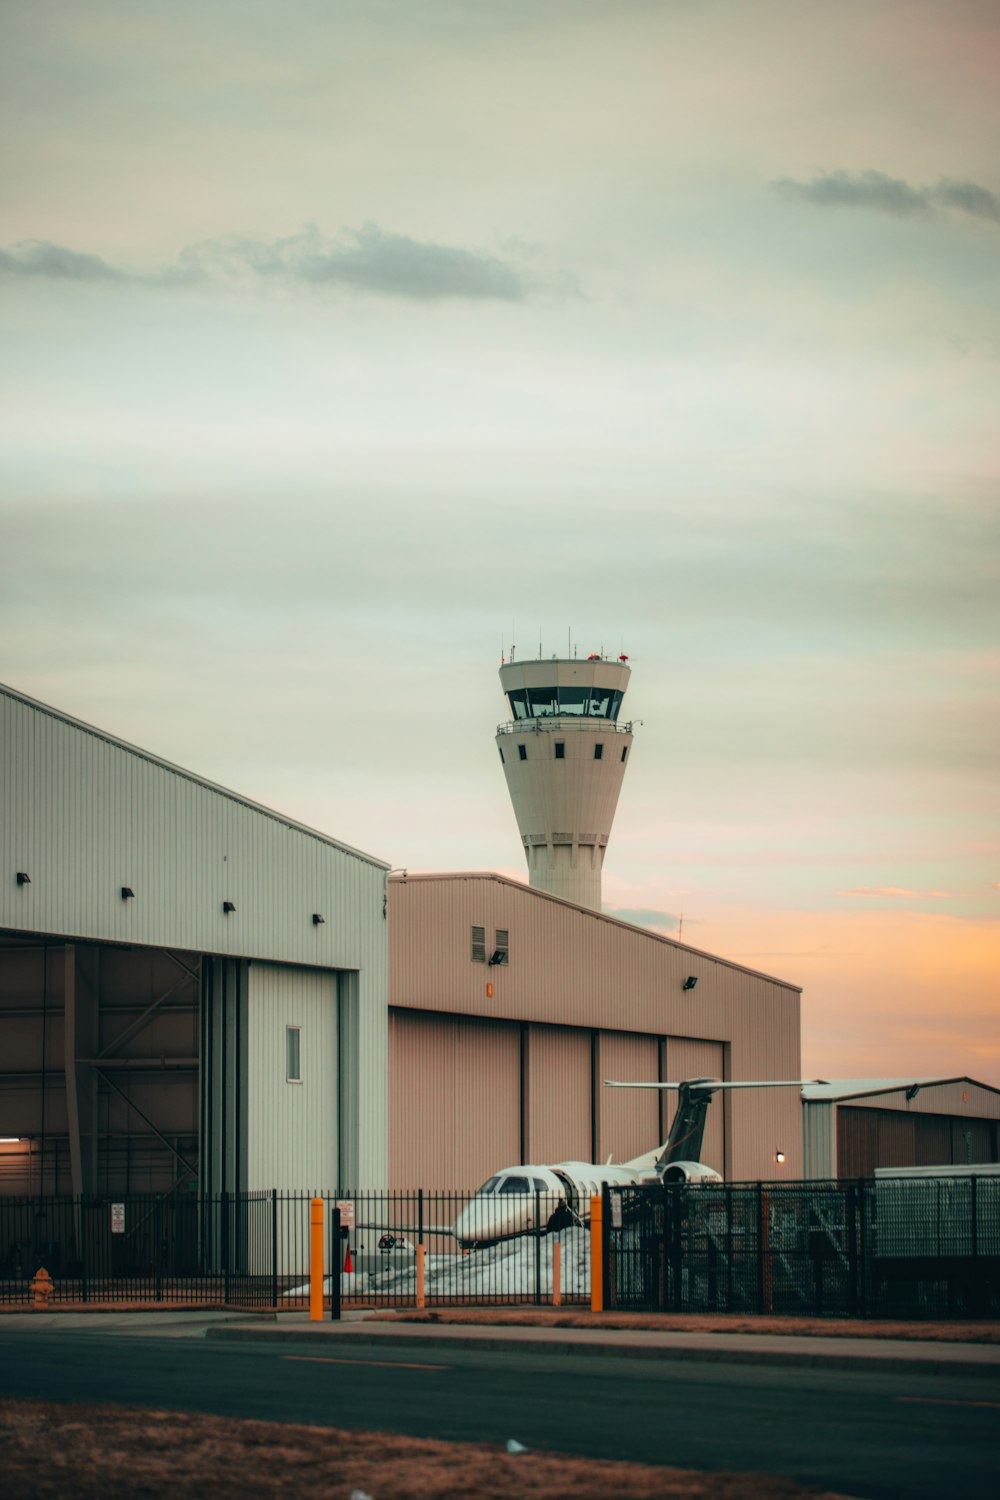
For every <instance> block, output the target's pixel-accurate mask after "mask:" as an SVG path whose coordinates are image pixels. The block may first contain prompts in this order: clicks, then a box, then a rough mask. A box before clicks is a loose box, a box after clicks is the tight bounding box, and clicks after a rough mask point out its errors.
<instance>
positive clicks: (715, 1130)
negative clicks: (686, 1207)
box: [667, 1036, 772, 1177]
mask: <svg viewBox="0 0 1000 1500" xmlns="http://www.w3.org/2000/svg"><path fill="white" fill-rule="evenodd" d="M724 1069H725V1058H724V1054H723V1049H722V1046H721V1044H720V1043H718V1042H706V1041H703V1040H700V1039H696V1038H694V1037H681V1036H669V1037H667V1076H668V1077H669V1079H670V1081H671V1083H680V1082H682V1081H683V1080H684V1079H685V1078H720V1079H721V1078H724V1077H725V1072H724ZM676 1107H677V1095H676V1094H673V1093H672V1094H671V1095H670V1119H671V1120H672V1119H673V1116H674V1110H675V1109H676ZM725 1118H726V1101H725V1100H724V1099H723V1098H722V1097H721V1096H720V1095H718V1094H716V1096H715V1098H714V1099H713V1100H712V1102H711V1104H710V1105H709V1106H708V1114H707V1116H706V1118H705V1139H704V1143H703V1145H702V1154H701V1159H702V1161H703V1162H705V1163H706V1164H707V1165H708V1166H710V1167H714V1168H715V1170H716V1171H717V1172H724V1171H725V1160H726V1131H725ZM767 1175H768V1176H769V1177H770V1176H771V1175H772V1174H771V1173H770V1172H769V1173H767Z"/></svg>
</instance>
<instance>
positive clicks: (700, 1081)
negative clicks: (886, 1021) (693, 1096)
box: [604, 1078, 831, 1093]
mask: <svg viewBox="0 0 1000 1500" xmlns="http://www.w3.org/2000/svg"><path fill="white" fill-rule="evenodd" d="M830 1081H831V1080H830V1079H828V1078H761V1079H752V1080H750V1079H748V1080H747V1081H746V1082H743V1081H741V1080H739V1079H737V1080H735V1081H734V1082H731V1083H723V1082H722V1081H721V1080H720V1079H718V1078H685V1079H684V1080H683V1081H682V1082H681V1083H620V1082H619V1081H618V1080H617V1079H614V1078H605V1080H604V1087H605V1088H606V1089H679V1088H683V1087H684V1086H685V1085H686V1086H687V1087H689V1088H706V1089H711V1090H712V1091H713V1093H714V1091H715V1090H716V1089H801V1088H804V1087H805V1085H806V1084H807V1083H829V1082H830Z"/></svg>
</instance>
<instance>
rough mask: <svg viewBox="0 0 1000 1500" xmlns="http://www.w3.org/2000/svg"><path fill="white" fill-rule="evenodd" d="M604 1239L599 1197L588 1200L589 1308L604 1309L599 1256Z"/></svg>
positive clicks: (602, 1267) (602, 1213) (602, 1280)
mask: <svg viewBox="0 0 1000 1500" xmlns="http://www.w3.org/2000/svg"><path fill="white" fill-rule="evenodd" d="M603 1239H604V1204H603V1202H602V1201H601V1199H600V1198H597V1197H594V1198H591V1200H590V1310H591V1312H603V1311H604V1262H603V1260H602V1258H601V1253H602V1250H603V1244H602V1241H603Z"/></svg>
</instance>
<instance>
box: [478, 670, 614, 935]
mask: <svg viewBox="0 0 1000 1500" xmlns="http://www.w3.org/2000/svg"><path fill="white" fill-rule="evenodd" d="M626 662H627V658H626V657H625V656H621V657H619V658H618V660H617V661H607V660H605V659H604V657H602V656H590V657H588V658H587V659H586V660H584V661H578V660H576V659H573V660H568V659H567V660H560V659H559V658H557V657H552V658H551V659H550V660H543V659H539V660H537V661H523V662H520V661H519V662H514V661H511V662H506V663H504V665H503V666H502V667H501V668H500V683H501V686H502V688H503V691H504V693H505V694H506V697H507V702H508V703H509V705H510V711H511V715H512V717H511V720H510V722H509V723H506V724H501V725H500V727H499V729H498V730H497V749H498V750H499V751H500V759H501V761H502V762H503V768H504V774H505V776H506V777H507V790H508V791H509V792H510V800H511V801H512V802H513V804H514V815H515V817H516V818H517V826H518V828H519V829H520V832H521V843H522V845H523V846H524V856H525V859H526V860H527V861H528V879H529V882H530V884H531V885H532V886H534V887H536V889H538V890H541V891H548V892H549V893H550V895H553V896H563V897H564V898H565V899H566V900H567V901H575V902H576V903H577V904H578V905H579V906H589V907H591V909H592V910H593V911H600V910H601V868H602V866H603V864H604V851H605V849H606V848H607V845H608V838H609V836H610V833H611V824H612V822H613V821H614V816H615V808H616V807H617V806H618V793H619V792H620V791H621V785H622V778H623V776H624V775H625V766H626V764H627V762H628V757H629V752H630V751H631V748H632V726H631V724H626V725H624V726H620V725H619V723H618V713H619V710H620V708H621V704H622V699H623V698H624V696H625V689H626V688H627V687H628V680H629V677H630V676H631V672H630V669H629V667H628V666H627V665H626Z"/></svg>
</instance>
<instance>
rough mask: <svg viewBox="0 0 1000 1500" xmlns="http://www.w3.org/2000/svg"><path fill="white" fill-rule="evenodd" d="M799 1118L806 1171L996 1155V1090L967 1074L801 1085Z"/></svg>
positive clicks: (826, 1173)
mask: <svg viewBox="0 0 1000 1500" xmlns="http://www.w3.org/2000/svg"><path fill="white" fill-rule="evenodd" d="M802 1122H803V1160H804V1164H805V1175H806V1177H811V1178H834V1177H870V1176H871V1175H872V1173H873V1172H874V1171H875V1169H876V1168H877V1167H935V1166H974V1165H988V1164H991V1163H993V1162H997V1161H1000V1089H995V1088H992V1087H991V1086H990V1085H989V1084H987V1083H977V1082H976V1081H975V1079H973V1078H883V1079H871V1078H858V1079H853V1080H852V1079H839V1080H837V1081H836V1082H834V1083H811V1084H808V1085H807V1086H806V1087H805V1088H804V1089H803V1090H802Z"/></svg>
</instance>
